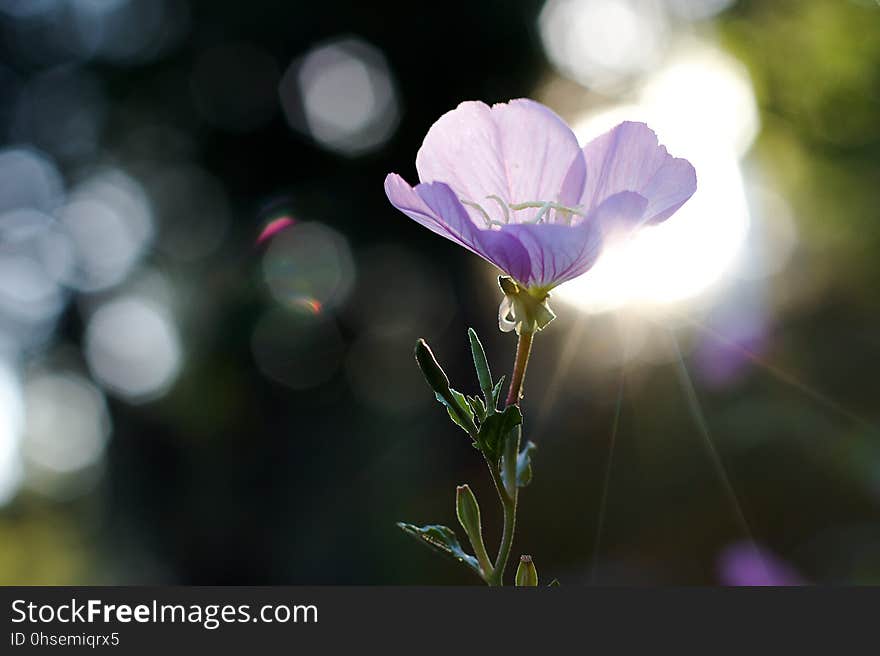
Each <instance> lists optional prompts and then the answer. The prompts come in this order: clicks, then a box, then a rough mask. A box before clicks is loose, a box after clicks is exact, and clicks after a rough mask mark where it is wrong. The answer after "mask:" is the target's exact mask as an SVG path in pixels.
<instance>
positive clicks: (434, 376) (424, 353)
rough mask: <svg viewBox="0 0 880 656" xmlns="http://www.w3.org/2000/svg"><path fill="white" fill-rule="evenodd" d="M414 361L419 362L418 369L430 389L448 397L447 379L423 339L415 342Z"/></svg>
mask: <svg viewBox="0 0 880 656" xmlns="http://www.w3.org/2000/svg"><path fill="white" fill-rule="evenodd" d="M416 362H417V363H418V364H419V369H421V370H422V374H423V375H424V376H425V380H427V381H428V385H430V386H431V389H432V390H434V391H435V392H436V393H437V394H439V395H440V396H442V397H443V398H448V397H449V396H450V392H449V379H448V378H447V377H446V374H445V373H444V371H443V369H442V368H441V367H440V365H439V364H438V363H437V359H436V358H435V357H434V354H433V353H432V352H431V348H430V347H429V346H428V344H427V342H425V340H423V339H419V341H417V342H416Z"/></svg>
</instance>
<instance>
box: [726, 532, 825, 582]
mask: <svg viewBox="0 0 880 656" xmlns="http://www.w3.org/2000/svg"><path fill="white" fill-rule="evenodd" d="M718 579H719V582H720V583H721V584H722V585H729V586H793V585H794V586H796V585H808V583H807V581H806V580H805V579H804V578H803V577H802V576H801V574H800V572H798V571H797V570H796V569H795V568H794V567H793V566H791V565H790V564H789V563H787V562H785V561H784V560H782V559H781V558H779V556H777V555H775V554H773V553H771V552H770V551H768V550H767V549H765V548H763V547H760V546H758V545H756V544H754V543H753V542H748V541H746V542H736V543H734V544H731V545H729V546H727V547H725V548H724V549H723V550H722V551H721V553H720V554H719V556H718Z"/></svg>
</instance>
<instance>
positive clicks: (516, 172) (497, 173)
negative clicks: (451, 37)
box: [385, 99, 697, 297]
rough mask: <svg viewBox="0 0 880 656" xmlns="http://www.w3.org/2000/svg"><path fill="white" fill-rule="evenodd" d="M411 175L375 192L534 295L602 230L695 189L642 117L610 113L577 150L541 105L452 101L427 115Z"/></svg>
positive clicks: (573, 267) (583, 257)
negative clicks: (608, 121)
mask: <svg viewBox="0 0 880 656" xmlns="http://www.w3.org/2000/svg"><path fill="white" fill-rule="evenodd" d="M416 169H417V170H418V174H419V180H420V183H419V184H417V185H416V186H415V187H412V186H410V185H409V184H407V182H406V181H405V180H404V179H403V178H401V177H400V176H399V175H397V174H396V173H391V174H389V175H388V176H387V177H386V178H385V193H386V194H387V195H388V199H389V200H390V201H391V203H392V204H393V205H394V206H395V207H396V208H397V209H399V210H400V211H402V212H403V213H404V214H406V215H407V216H409V217H410V218H412V219H413V220H415V221H417V222H418V223H420V224H422V225H423V226H425V227H426V228H428V229H429V230H432V231H434V232H436V233H437V234H439V235H441V236H443V237H446V238H447V239H450V240H451V241H454V242H455V243H457V244H459V245H461V246H464V247H465V248H467V249H468V250H470V251H472V252H473V253H476V254H477V255H479V256H480V257H482V258H484V259H485V260H487V261H489V262H491V263H492V264H494V265H495V266H497V267H498V268H499V269H501V271H503V272H504V273H505V274H507V275H508V276H510V277H511V278H513V279H514V280H515V281H516V282H517V283H518V284H519V286H521V287H523V288H525V289H528V290H529V292H530V293H532V294H533V295H535V296H538V297H540V296H541V295H543V296H546V292H547V291H549V290H550V289H552V288H553V287H555V286H556V285H558V284H560V283H562V282H565V281H566V280H571V279H572V278H575V277H577V276H579V275H581V274H582V273H584V272H585V271H587V270H588V269H589V268H590V267H591V266H593V264H594V263H595V262H596V259H597V258H598V256H599V252H600V249H601V245H602V240H603V236H605V235H607V234H608V233H609V232H616V231H625V232H629V231H631V230H632V229H634V228H636V227H638V226H641V225H644V224H654V223H659V222H661V221H664V220H666V219H667V218H669V217H670V216H671V215H672V214H673V213H675V211H676V210H677V209H678V208H679V207H681V206H682V205H683V204H684V203H685V201H687V199H688V198H690V197H691V196H692V195H693V193H694V191H695V190H696V186H697V181H696V173H695V172H694V168H693V166H691V164H690V162H688V161H687V160H684V159H679V158H675V157H672V156H671V155H670V154H669V153H668V152H667V151H666V148H664V147H663V146H660V145H659V144H658V142H657V136H656V135H655V134H654V132H653V131H652V130H651V129H650V128H649V127H648V126H647V125H645V124H644V123H630V122H627V123H621V124H620V125H618V126H617V127H616V128H614V129H613V130H611V131H610V132H607V133H606V134H604V135H602V136H601V137H598V138H597V139H594V140H593V141H591V142H590V143H589V144H587V145H586V146H585V147H584V148H583V149H581V147H580V146H579V145H578V142H577V139H576V137H575V136H574V133H573V132H572V131H571V129H570V128H569V127H568V126H567V125H566V124H565V123H564V122H563V121H562V119H560V118H559V117H558V116H557V115H556V114H555V113H553V112H552V111H551V110H550V109H548V108H547V107H545V106H543V105H541V104H540V103H537V102H534V101H532V100H526V99H520V100H512V101H511V102H509V103H506V104H504V103H502V104H497V105H493V106H492V107H489V106H487V105H485V104H484V103H482V102H463V103H461V104H460V105H459V106H458V107H457V108H456V109H454V110H452V111H450V112H447V113H446V114H444V115H443V116H441V117H440V119H439V120H438V121H437V122H436V123H434V125H433V126H431V129H430V130H428V134H427V135H426V136H425V140H424V143H423V144H422V147H421V149H420V150H419V152H418V154H417V155H416Z"/></svg>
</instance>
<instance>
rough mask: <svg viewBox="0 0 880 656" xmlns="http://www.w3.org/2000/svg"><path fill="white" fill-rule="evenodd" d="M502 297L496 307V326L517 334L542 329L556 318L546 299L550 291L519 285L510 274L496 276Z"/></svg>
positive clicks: (503, 330) (506, 331)
mask: <svg viewBox="0 0 880 656" xmlns="http://www.w3.org/2000/svg"><path fill="white" fill-rule="evenodd" d="M498 286H499V287H501V291H502V292H504V298H503V299H502V301H501V305H500V306H499V308H498V327H499V328H500V329H501V331H502V332H505V333H509V332H510V331H512V330H516V334H517V335H522V334H523V333H533V332H536V331H538V330H543V329H544V328H546V327H547V325H548V324H549V323H550V322H551V321H553V320H554V319H555V318H556V314H555V313H554V312H553V310H551V309H550V305H549V303H548V302H547V300H548V299H549V298H550V292H549V291H548V290H546V289H544V288H541V287H531V288H526V287H521V286H520V285H519V284H518V283H517V282H516V281H515V280H514V279H513V278H511V277H510V276H498Z"/></svg>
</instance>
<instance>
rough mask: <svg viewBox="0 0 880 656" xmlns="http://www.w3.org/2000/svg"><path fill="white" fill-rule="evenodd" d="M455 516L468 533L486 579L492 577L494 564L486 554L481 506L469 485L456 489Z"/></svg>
mask: <svg viewBox="0 0 880 656" xmlns="http://www.w3.org/2000/svg"><path fill="white" fill-rule="evenodd" d="M455 514H456V515H458V522H459V524H461V527H462V528H463V529H464V532H465V533H467V536H468V539H469V540H470V541H471V546H472V547H473V548H474V553H475V554H476V556H477V560H478V561H479V563H480V569H481V570H482V571H483V575H484V577H487V576H491V574H492V562H491V561H490V560H489V555H488V554H487V553H486V547H485V545H484V544H483V526H482V523H481V522H480V505H479V504H478V503H477V497H475V496H474V493H473V492H472V491H471V488H470V486H468V485H459V486H458V487H457V488H456V489H455Z"/></svg>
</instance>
